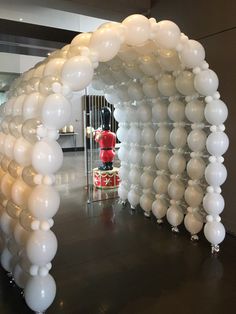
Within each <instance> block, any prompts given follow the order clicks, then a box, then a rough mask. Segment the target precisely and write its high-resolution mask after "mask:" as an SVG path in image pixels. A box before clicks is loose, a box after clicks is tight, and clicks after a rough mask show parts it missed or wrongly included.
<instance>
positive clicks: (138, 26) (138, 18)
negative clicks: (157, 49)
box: [122, 14, 151, 46]
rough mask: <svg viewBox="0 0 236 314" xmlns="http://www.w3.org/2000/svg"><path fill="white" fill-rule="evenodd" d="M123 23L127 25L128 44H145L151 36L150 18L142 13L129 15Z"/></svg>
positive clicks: (126, 37)
mask: <svg viewBox="0 0 236 314" xmlns="http://www.w3.org/2000/svg"><path fill="white" fill-rule="evenodd" d="M122 24H123V25H124V26H125V32H124V35H125V42H126V43H127V44H128V45H132V46H140V45H143V44H144V43H145V42H146V41H147V40H148V39H149V36H150V32H151V26H150V23H149V20H148V18H146V17H145V16H143V15H141V14H133V15H130V16H128V17H127V18H126V19H124V21H123V22H122Z"/></svg>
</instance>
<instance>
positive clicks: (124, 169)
mask: <svg viewBox="0 0 236 314" xmlns="http://www.w3.org/2000/svg"><path fill="white" fill-rule="evenodd" d="M128 175H129V167H128V166H124V165H121V166H120V168H119V177H120V179H121V180H122V181H125V180H127V179H128Z"/></svg>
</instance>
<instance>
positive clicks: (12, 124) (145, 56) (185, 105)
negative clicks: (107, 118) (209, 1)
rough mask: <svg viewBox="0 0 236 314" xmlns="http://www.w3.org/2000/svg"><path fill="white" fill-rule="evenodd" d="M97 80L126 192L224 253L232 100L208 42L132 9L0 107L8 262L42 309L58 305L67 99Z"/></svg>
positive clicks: (24, 80)
mask: <svg viewBox="0 0 236 314" xmlns="http://www.w3.org/2000/svg"><path fill="white" fill-rule="evenodd" d="M90 82H92V86H93V88H94V89H96V90H100V91H103V92H104V94H105V97H106V99H107V101H108V102H110V103H112V104H113V105H114V106H115V111H114V117H115V119H116V120H117V121H118V122H119V129H118V131H117V137H118V139H119V140H120V141H121V143H122V144H121V148H120V149H119V152H118V156H119V159H120V160H121V168H120V178H121V180H122V182H121V184H120V187H119V196H120V198H121V200H122V201H124V202H125V201H126V200H128V201H129V203H130V204H131V207H132V208H135V207H136V206H137V205H138V204H140V206H141V207H142V209H143V210H144V214H145V215H146V216H147V217H149V216H150V215H151V212H152V213H153V215H154V216H156V218H157V222H158V223H161V222H162V221H163V218H164V217H165V216H166V218H167V220H168V222H169V223H170V225H171V227H172V230H173V231H175V232H177V231H178V230H179V229H178V226H179V225H180V224H181V223H182V222H184V225H185V227H186V229H187V230H188V231H189V232H190V234H191V237H192V238H193V239H195V238H197V234H198V233H199V232H200V231H201V229H202V228H203V226H204V223H205V226H204V234H205V236H206V238H207V240H208V241H209V242H210V243H211V245H212V250H213V252H214V251H218V250H219V244H220V243H221V242H222V241H223V239H224V237H225V229H224V226H223V224H222V223H221V218H220V216H219V215H220V214H221V212H222V211H223V209H224V199H223V197H222V196H221V185H222V184H223V183H224V181H225V180H226V176H227V172H226V169H225V167H224V165H223V161H224V158H223V157H222V155H224V153H225V152H226V150H227V148H228V144H229V143H228V142H229V141H228V137H227V135H226V134H225V133H224V130H225V127H224V122H225V120H226V118H227V115H228V111H227V107H226V105H225V104H224V102H223V101H222V100H220V94H219V92H218V91H217V90H218V83H219V82H218V78H217V75H216V73H215V72H214V71H212V70H210V69H209V65H208V63H207V62H206V61H205V51H204V48H203V46H202V45H201V44H200V43H199V42H197V41H195V40H192V39H189V38H188V37H187V36H186V35H184V34H183V33H181V31H180V29H179V27H178V26H177V25H176V24H175V23H173V22H171V21H159V22H157V21H156V20H155V19H154V18H150V19H148V18H146V17H144V16H142V15H138V14H135V15H131V16H129V17H127V18H126V19H125V20H124V21H123V22H122V23H113V22H112V23H106V24H103V25H101V26H100V27H99V28H98V29H97V30H96V31H95V32H93V33H83V34H79V35H77V36H76V37H75V38H74V39H73V40H72V42H71V44H70V45H67V46H65V47H63V48H62V49H61V50H58V51H55V52H54V53H52V54H51V56H49V57H48V58H47V59H45V60H44V61H43V62H42V63H40V64H37V65H36V66H35V67H34V68H32V69H30V70H29V71H28V72H26V73H24V74H22V75H21V76H20V78H18V79H17V80H15V82H14V83H13V84H12V86H11V89H10V91H9V95H8V101H7V102H6V103H5V104H4V105H3V106H1V119H2V120H1V133H0V152H1V169H0V188H1V193H0V200H1V202H0V203H1V204H0V227H1V238H2V240H3V248H2V253H1V264H2V266H3V268H4V269H5V270H6V271H7V272H9V273H11V274H12V276H13V278H14V280H15V282H16V284H17V285H18V286H19V287H21V288H23V289H24V292H25V300H26V302H27V304H28V306H29V307H30V308H31V309H32V310H33V311H35V312H39V313H40V312H44V311H45V310H46V309H47V308H48V307H49V306H50V304H51V303H52V302H53V299H54V297H55V293H56V285H55V281H54V279H53V278H52V276H51V275H50V274H49V270H50V268H51V261H52V259H53V258H54V256H55V254H56V250H57V240H56V237H55V235H54V233H53V232H52V231H51V227H52V225H53V219H52V218H53V216H54V215H55V214H56V212H57V210H58V207H59V196H58V193H57V191H56V190H55V188H54V187H53V183H54V174H55V172H57V170H58V169H59V168H60V167H61V165H62V159H63V157H62V151H61V148H60V146H59V145H58V144H57V142H56V140H57V138H58V129H59V128H61V127H63V126H64V125H65V124H66V123H68V122H69V120H70V115H71V104H70V98H71V96H72V95H73V93H75V92H77V91H81V90H83V89H84V88H85V87H86V86H88V85H89V84H90Z"/></svg>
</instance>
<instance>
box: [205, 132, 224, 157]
mask: <svg viewBox="0 0 236 314" xmlns="http://www.w3.org/2000/svg"><path fill="white" fill-rule="evenodd" d="M228 147H229V138H228V136H227V135H226V134H225V133H224V132H220V131H219V132H213V133H211V134H210V135H209V136H208V138H207V141H206V148H207V150H208V152H209V153H210V154H211V155H213V156H217V157H219V156H221V155H224V153H225V152H226V151H227V149H228Z"/></svg>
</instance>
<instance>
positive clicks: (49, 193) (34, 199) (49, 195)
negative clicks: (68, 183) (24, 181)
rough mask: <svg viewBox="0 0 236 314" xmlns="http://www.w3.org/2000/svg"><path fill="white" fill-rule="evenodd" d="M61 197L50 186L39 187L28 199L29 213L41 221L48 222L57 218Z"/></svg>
mask: <svg viewBox="0 0 236 314" xmlns="http://www.w3.org/2000/svg"><path fill="white" fill-rule="evenodd" d="M59 205H60V196H59V194H58V192H57V191H56V190H55V188H53V187H52V186H49V185H37V186H36V187H35V188H34V189H33V191H32V192H31V194H30V196H29V199H28V209H29V212H30V213H31V214H32V215H33V216H34V217H35V218H37V219H39V220H47V219H50V218H52V217H53V216H55V214H56V213H57V211H58V209H59Z"/></svg>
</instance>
